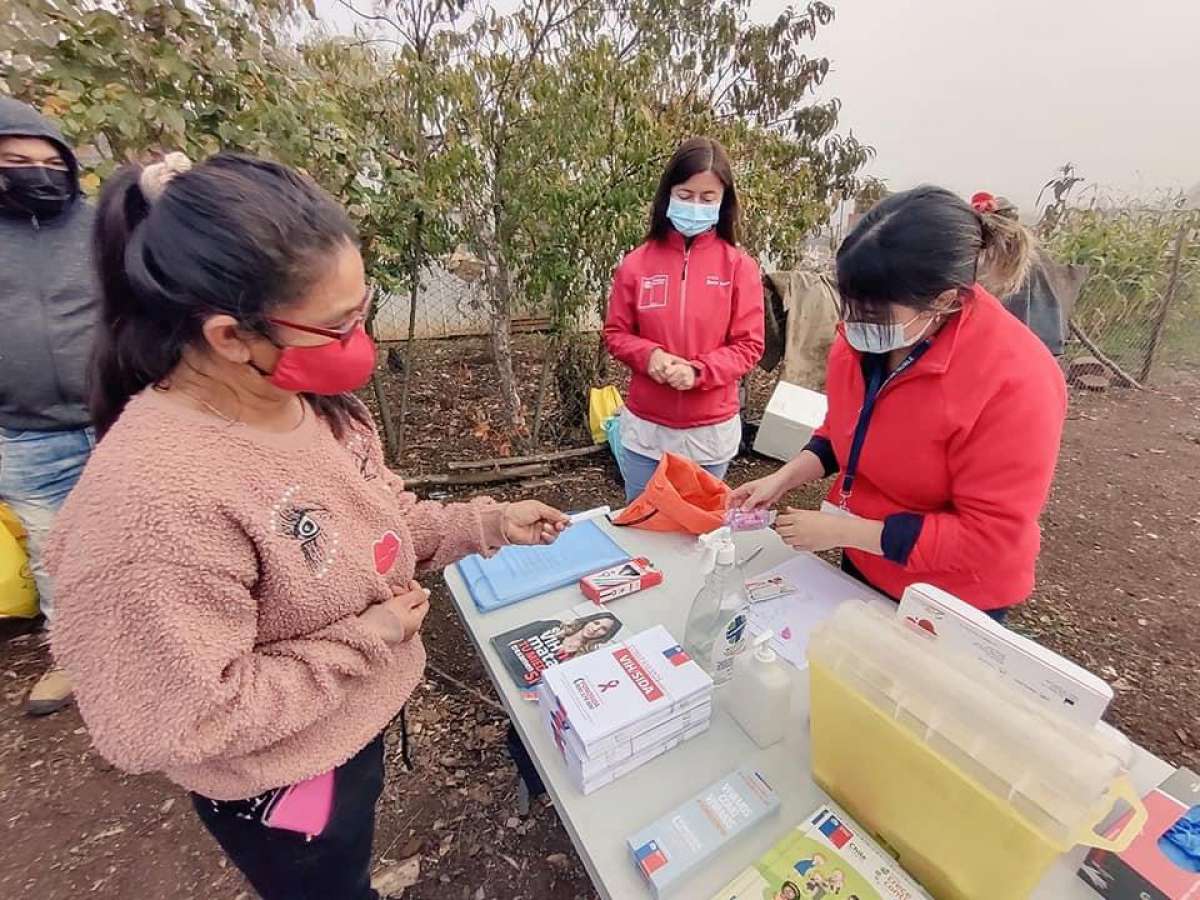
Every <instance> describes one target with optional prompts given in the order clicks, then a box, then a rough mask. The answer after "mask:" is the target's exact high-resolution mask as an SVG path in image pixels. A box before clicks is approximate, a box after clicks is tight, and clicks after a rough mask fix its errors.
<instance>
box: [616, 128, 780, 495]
mask: <svg viewBox="0 0 1200 900" xmlns="http://www.w3.org/2000/svg"><path fill="white" fill-rule="evenodd" d="M737 222H738V201H737V191H736V189H735V188H734V184H733V170H732V169H731V167H730V165H729V157H728V156H727V155H726V153H725V150H724V148H723V147H722V146H721V145H720V144H719V143H717V142H716V141H714V140H711V139H710V138H692V139H691V140H688V141H685V142H684V143H683V144H682V145H681V146H680V147H679V149H678V150H676V151H675V155H674V156H672V157H671V160H670V162H668V163H667V167H666V170H665V171H664V172H663V175H662V178H661V179H660V181H659V183H658V191H657V192H656V193H655V195H654V204H653V207H652V208H651V212H650V231H649V234H648V235H647V236H646V241H645V243H643V244H642V245H641V246H640V247H638V248H637V249H636V250H633V251H632V252H631V253H630V254H629V255H628V256H626V257H625V259H624V260H623V261H622V262H621V265H620V266H619V267H618V268H617V272H616V276H615V277H614V279H613V287H612V296H611V298H610V300H609V304H608V318H607V320H606V321H605V323H604V341H605V343H606V344H607V345H608V349H609V352H610V353H612V355H613V356H615V357H616V358H617V359H619V360H620V361H621V362H623V363H625V365H627V366H629V368H630V369H632V370H633V378H632V379H631V381H630V384H629V397H628V400H627V402H626V406H625V411H624V412H623V413H622V415H621V443H622V446H623V452H622V459H621V472H622V475H623V476H624V478H625V494H626V497H627V498H628V499H630V500H632V499H633V498H635V497H637V496H638V495H639V494H640V493H641V492H642V490H643V489H644V488H645V486H646V482H647V481H648V480H649V479H650V476H651V475H652V474H653V473H654V469H655V468H656V467H657V465H658V461H659V460H660V459H661V458H662V455H663V453H665V452H671V453H675V454H678V455H680V456H685V457H687V458H689V459H692V460H695V461H696V462H698V463H700V464H701V465H702V466H704V468H706V469H707V470H708V471H709V472H712V473H713V474H714V475H716V476H717V477H718V478H724V477H725V471H726V469H727V468H728V467H729V463H730V461H731V460H732V459H733V458H734V457H735V456H736V455H737V451H738V446H739V444H740V443H741V438H742V424H741V416H740V415H739V409H738V381H739V380H740V379H741V378H742V376H744V375H745V374H746V373H747V372H749V371H750V370H751V369H752V368H753V367H754V365H755V363H757V362H758V360H759V357H761V356H762V352H763V289H762V279H761V278H760V277H759V274H758V266H757V265H756V264H755V262H754V260H752V259H751V258H750V257H749V256H748V255H746V253H744V252H743V251H742V250H740V249H738V246H737Z"/></svg>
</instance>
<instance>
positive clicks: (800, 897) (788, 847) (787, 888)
mask: <svg viewBox="0 0 1200 900" xmlns="http://www.w3.org/2000/svg"><path fill="white" fill-rule="evenodd" d="M928 896H929V895H928V894H926V893H925V892H924V891H923V890H921V888H920V886H919V885H918V884H917V883H916V882H915V881H913V880H912V879H911V878H910V877H909V876H908V875H907V874H905V872H904V871H903V870H902V869H901V868H900V866H898V865H897V864H896V861H895V860H894V859H892V858H891V857H890V856H888V855H887V854H886V853H884V852H883V850H882V849H880V847H879V845H878V844H876V843H875V842H874V841H873V840H871V838H869V837H868V836H867V834H866V832H865V831H863V830H862V829H861V828H859V827H858V825H857V824H856V823H855V822H854V821H853V820H851V819H850V818H848V817H847V816H846V815H845V813H843V812H842V811H841V810H839V809H837V808H836V807H834V806H832V805H829V806H822V807H821V808H820V809H818V810H817V811H816V812H814V813H813V815H811V816H809V818H808V821H806V822H805V823H804V824H803V825H800V826H798V827H797V828H795V829H794V830H793V831H791V832H790V833H789V834H788V835H787V836H786V837H785V838H784V839H783V840H781V841H780V842H779V843H777V844H776V845H775V846H774V847H772V848H771V849H770V850H768V851H767V852H766V853H765V854H764V855H763V856H761V857H759V859H758V861H757V862H756V863H754V865H752V866H750V867H749V868H748V869H745V870H744V871H743V872H742V873H741V874H740V875H738V876H737V877H736V878H734V879H733V881H731V882H729V884H727V885H725V887H724V888H722V889H721V890H720V891H718V892H717V893H715V894H713V896H712V900H850V898H855V900H918V898H927V897H928Z"/></svg>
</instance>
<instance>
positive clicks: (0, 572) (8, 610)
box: [0, 503, 38, 619]
mask: <svg viewBox="0 0 1200 900" xmlns="http://www.w3.org/2000/svg"><path fill="white" fill-rule="evenodd" d="M24 537H25V529H24V527H23V526H22V525H21V520H20V519H18V518H17V517H16V514H14V513H13V511H12V510H11V509H9V508H8V507H7V506H5V505H4V504H3V503H0V619H3V618H13V619H32V618H33V617H34V616H36V615H37V614H38V596H37V586H36V585H35V584H34V581H33V572H31V571H30V569H29V555H28V554H27V553H26V552H25V547H24V546H23V544H22V540H23V539H24Z"/></svg>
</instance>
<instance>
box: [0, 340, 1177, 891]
mask: <svg viewBox="0 0 1200 900" xmlns="http://www.w3.org/2000/svg"><path fill="white" fill-rule="evenodd" d="M462 349H463V348H462V347H459V348H457V352H459V353H461V352H462ZM479 349H481V348H479ZM450 352H452V351H451V350H449V349H446V348H442V349H440V350H438V351H437V352H436V353H435V354H432V355H430V356H428V357H422V359H421V360H420V366H421V368H425V367H426V366H428V367H429V368H428V369H427V370H426V374H427V375H428V376H429V377H427V378H421V379H414V381H416V382H417V383H419V384H424V385H425V387H424V388H422V389H421V390H419V391H417V392H416V393H415V394H414V401H415V402H414V410H415V412H414V414H413V417H412V419H411V421H410V428H411V432H410V434H411V438H412V440H411V443H410V451H409V454H407V455H406V458H405V467H406V468H407V469H409V470H410V471H431V470H436V469H438V468H439V465H440V464H441V463H443V462H444V461H445V460H447V459H472V458H479V457H480V456H483V455H496V453H497V452H498V450H500V449H503V447H502V446H501V445H502V441H500V440H498V439H497V438H496V437H495V436H494V430H493V425H492V424H491V423H493V422H494V421H495V416H496V415H497V412H496V410H495V409H494V407H489V406H488V403H487V398H488V396H489V388H490V382H489V379H490V371H488V369H487V367H486V364H485V361H483V358H482V356H481V355H478V356H476V357H473V358H468V359H467V360H466V361H465V362H462V363H461V365H460V367H459V368H457V369H455V370H453V371H452V374H450V375H448V376H445V377H444V378H442V379H441V380H438V381H434V380H433V377H432V376H433V373H434V372H439V371H445V368H444V366H443V363H444V362H445V359H444V356H445V354H447V353H450ZM460 359H461V357H460ZM535 363H536V354H530V355H529V358H528V359H527V360H526V361H525V363H524V364H523V371H525V372H526V374H527V375H530V373H531V369H532V367H533V366H534V365H535ZM468 398H469V399H468ZM483 422H487V423H489V424H488V427H487V428H482V427H480V424H481V423H483ZM767 468H768V466H767V465H766V464H764V463H762V462H751V461H739V462H738V463H737V464H735V466H734V468H733V470H732V473H731V476H730V477H731V480H732V481H735V482H736V481H740V480H744V479H746V478H748V477H752V476H754V475H756V474H759V473H761V472H763V471H765V470H767ZM1197 472H1200V381H1197V380H1190V381H1178V382H1177V383H1174V384H1171V385H1170V386H1168V387H1165V388H1161V389H1159V390H1158V391H1155V392H1153V393H1146V394H1133V393H1126V392H1112V393H1109V394H1105V395H1079V394H1076V395H1074V396H1073V399H1072V409H1071V415H1070V421H1069V423H1068V426H1067V434H1066V440H1065V443H1064V447H1063V452H1062V458H1061V462H1060V466H1059V474H1058V479H1057V483H1056V485H1055V489H1054V493H1053V496H1052V499H1051V502H1050V507H1049V509H1048V510H1047V513H1046V516H1045V519H1044V529H1045V542H1044V547H1043V552H1042V561H1041V567H1040V573H1039V585H1038V589H1037V593H1036V595H1035V597H1034V598H1033V600H1032V601H1031V602H1030V603H1029V604H1028V605H1026V606H1025V607H1024V608H1023V609H1022V610H1021V611H1020V612H1019V614H1018V615H1017V616H1015V618H1014V624H1015V626H1016V627H1018V628H1019V629H1021V630H1023V631H1025V632H1027V633H1029V634H1031V635H1034V636H1035V637H1037V639H1038V640H1040V641H1042V642H1044V643H1045V644H1047V645H1049V646H1051V647H1053V648H1054V649H1056V650H1059V651H1060V652H1063V653H1065V654H1066V655H1068V656H1070V657H1072V658H1074V659H1076V660H1078V661H1079V662H1080V663H1082V664H1083V665H1085V666H1087V667H1088V668H1090V669H1092V670H1093V671H1095V672H1098V673H1100V674H1102V675H1103V676H1104V677H1105V678H1107V679H1108V680H1109V681H1110V682H1112V684H1113V685H1114V687H1115V688H1116V690H1117V700H1116V702H1115V704H1114V706H1113V708H1112V712H1111V719H1112V720H1113V721H1114V723H1116V724H1117V725H1118V726H1119V727H1121V728H1122V729H1124V730H1125V731H1126V732H1127V733H1128V734H1130V735H1131V736H1132V737H1134V738H1135V739H1137V740H1138V741H1139V742H1141V743H1143V744H1144V745H1145V746H1147V747H1148V748H1150V749H1151V750H1153V751H1154V752H1156V753H1158V754H1160V755H1162V756H1164V757H1165V758H1166V759H1168V760H1169V761H1171V762H1172V763H1175V764H1189V765H1192V766H1200V701H1197V699H1196V698H1197V697H1200V673H1198V672H1197V669H1196V666H1195V660H1196V651H1195V639H1196V635H1197V634H1200V601H1198V600H1197V597H1196V593H1195V589H1196V585H1197V583H1198V582H1197V562H1196V555H1195V547H1196V539H1197V535H1198V534H1200V478H1197V477H1196V473H1197ZM492 493H493V494H498V495H501V496H503V495H504V493H505V491H503V490H501V491H495V490H493V491H492ZM537 493H538V494H539V495H540V496H541V497H542V498H543V499H545V500H547V501H549V502H552V503H556V504H559V505H561V506H563V507H564V508H581V507H585V506H589V505H594V504H595V503H599V502H607V501H610V500H614V499H615V498H616V497H617V496H618V485H617V482H616V480H615V471H614V469H613V468H612V467H611V466H610V465H609V464H608V463H607V461H606V460H604V459H603V457H589V458H588V459H587V460H585V461H583V462H577V463H576V464H574V465H571V466H566V467H562V468H560V469H559V470H556V471H555V472H554V474H553V477H552V478H550V479H543V480H542V486H541V487H540V488H539V489H538V490H537ZM807 499H809V500H810V501H811V499H812V498H811V497H809V498H807ZM431 583H432V582H431ZM434 610H435V612H434V613H433V614H431V616H430V618H429V620H428V621H427V626H426V639H425V640H426V646H427V647H428V650H429V658H430V663H431V668H430V671H429V673H428V677H427V680H426V682H425V684H424V687H423V688H422V689H421V690H420V691H419V692H418V694H417V695H416V696H415V697H414V699H413V701H412V704H411V706H410V711H411V714H410V719H409V721H410V726H411V731H412V736H413V756H414V760H415V763H416V770H415V771H414V772H411V773H410V772H406V771H404V769H403V766H402V765H401V764H400V762H399V759H398V747H397V746H396V742H397V740H398V735H397V734H396V733H394V732H393V733H390V734H389V736H388V742H389V748H390V752H389V777H388V780H387V786H386V789H385V795H384V798H383V799H382V801H381V803H380V807H379V817H378V833H377V839H376V852H377V855H378V857H379V866H380V868H381V870H388V871H390V873H391V875H392V876H393V879H394V880H393V884H396V885H402V884H406V883H409V884H411V886H410V887H408V888H407V890H406V891H405V892H404V896H405V897H406V898H412V900H432V898H438V900H442V898H449V900H459V898H462V900H487V898H503V900H517V898H527V900H531V898H534V897H538V898H551V900H575V898H590V897H592V896H593V892H592V889H591V887H590V884H589V882H588V879H587V876H586V875H585V873H584V872H583V870H582V867H581V866H580V864H579V862H578V860H577V859H576V857H575V854H574V852H573V850H572V848H571V844H570V841H569V839H568V838H567V836H566V834H565V832H564V831H563V829H562V827H561V826H560V824H559V823H558V820H557V818H556V816H555V813H554V810H553V808H552V807H547V806H544V805H542V804H537V803H535V804H534V808H533V811H532V812H531V814H530V815H529V816H528V817H521V816H519V815H518V814H517V803H516V777H515V773H514V771H513V769H512V766H511V764H510V763H509V761H508V758H507V754H506V751H505V748H504V717H503V715H502V713H501V712H500V711H499V709H498V708H497V706H496V701H495V699H494V694H493V692H492V689H491V686H490V683H489V682H488V680H487V677H486V675H485V674H484V673H483V671H482V669H481V667H480V665H479V663H478V661H477V659H476V657H475V655H474V653H472V652H470V651H469V650H468V649H466V648H468V647H469V642H468V640H467V638H466V635H465V633H464V632H463V629H462V627H461V625H460V624H459V622H458V620H457V618H456V617H455V616H454V614H453V612H452V608H451V606H450V603H449V599H448V597H447V596H446V591H445V588H444V587H442V586H440V580H439V587H438V589H437V591H436V594H435V598H434ZM46 661H47V657H46V651H45V649H44V648H43V647H42V646H41V644H40V640H39V639H38V637H37V636H36V635H34V634H30V633H22V626H19V625H14V624H13V623H8V624H4V623H0V684H2V695H3V701H4V702H3V703H0V822H2V825H0V829H2V830H0V897H4V898H9V897H12V898H26V897H28V898H38V900H68V898H78V897H96V898H127V900H134V898H136V900H143V898H160V897H161V898H168V897H171V898H205V900H208V898H214V900H234V898H239V897H244V898H249V897H250V894H249V893H248V889H247V888H246V886H245V885H244V883H243V882H242V880H241V878H240V876H239V875H238V874H237V873H236V872H234V871H233V870H232V869H231V868H229V867H228V866H227V865H226V864H225V863H224V860H223V859H222V856H221V854H220V853H219V851H218V850H217V848H216V846H215V844H214V843H213V842H212V841H211V840H210V839H209V837H208V836H207V835H206V834H205V833H204V832H203V831H202V830H201V828H200V826H199V825H198V823H197V821H196V819H195V817H194V816H193V814H192V812H191V809H190V804H189V802H188V800H187V798H186V797H185V796H184V795H183V794H182V792H181V791H179V790H178V789H177V788H175V787H173V786H172V785H170V784H169V783H167V782H166V781H165V780H163V779H161V778H157V777H131V776H126V775H123V774H122V773H120V772H117V771H115V770H113V769H112V767H110V766H108V765H107V764H106V763H105V762H104V761H103V760H101V759H100V758H99V757H98V756H97V755H96V754H95V753H94V752H92V751H91V750H90V747H89V741H88V736H87V732H86V729H85V728H84V727H83V723H82V721H81V720H80V718H79V716H78V714H77V713H76V712H75V711H74V710H73V709H72V710H68V711H65V712H62V713H60V714H58V715H55V716H52V717H49V718H46V719H41V720H32V719H28V718H25V717H24V716H22V715H21V712H20V704H21V701H22V700H23V698H24V695H25V693H26V691H27V690H28V689H29V687H30V686H31V685H32V684H33V682H34V681H35V680H36V678H37V676H38V675H39V674H40V673H41V671H42V669H43V668H44V666H45V665H46Z"/></svg>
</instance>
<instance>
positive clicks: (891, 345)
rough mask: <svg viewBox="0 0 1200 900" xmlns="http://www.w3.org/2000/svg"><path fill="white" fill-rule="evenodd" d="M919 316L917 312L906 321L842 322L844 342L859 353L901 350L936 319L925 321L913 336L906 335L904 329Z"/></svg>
mask: <svg viewBox="0 0 1200 900" xmlns="http://www.w3.org/2000/svg"><path fill="white" fill-rule="evenodd" d="M919 318H921V314H920V313H917V314H916V315H915V316H913V317H912V318H911V319H909V320H908V321H907V322H900V323H897V322H890V323H886V324H884V323H880V322H844V323H842V324H843V325H844V327H845V329H846V342H847V343H848V344H849V345H850V346H851V347H853V348H854V349H855V350H857V351H858V352H859V353H891V352H892V351H893V350H902V349H903V348H905V347H911V346H912V345H913V344H915V343H916V342H917V341H919V340H920V339H921V338H923V337H924V336H925V332H927V331H928V330H929V327H930V326H931V325H932V324H933V323H934V321H935V320H936V319H937V317H936V316H934V317H933V318H931V319H930V320H929V321H928V322H926V323H925V327H924V328H922V329H921V330H920V331H919V332H918V333H917V335H916V336H915V337H911V338H910V337H906V336H905V334H904V329H905V328H907V327H908V326H909V325H911V324H912V323H913V322H915V321H917V319H919Z"/></svg>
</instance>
